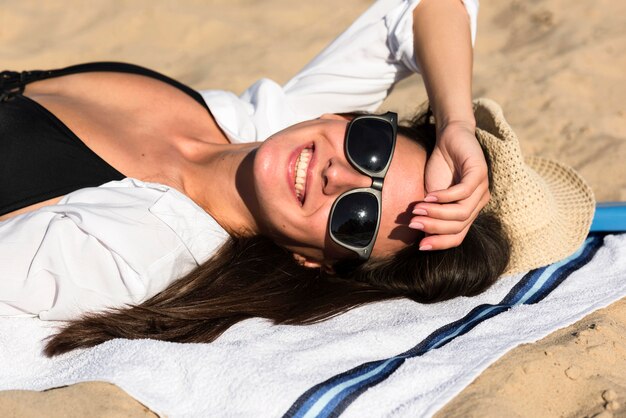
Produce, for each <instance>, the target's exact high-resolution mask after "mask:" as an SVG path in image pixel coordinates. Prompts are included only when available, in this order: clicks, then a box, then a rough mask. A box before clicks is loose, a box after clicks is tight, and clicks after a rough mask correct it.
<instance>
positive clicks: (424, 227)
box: [409, 194, 489, 248]
mask: <svg viewBox="0 0 626 418" xmlns="http://www.w3.org/2000/svg"><path fill="white" fill-rule="evenodd" d="M488 200H489V195H488V194H487V196H486V197H485V200H484V201H483V202H481V204H480V205H479V206H477V207H476V208H475V209H474V210H473V212H472V213H471V215H470V217H469V218H468V219H467V220H465V221H442V220H437V219H433V218H428V217H423V216H417V217H414V218H413V219H412V220H411V223H410V224H409V227H411V228H414V229H419V230H421V231H424V232H425V233H426V234H427V235H426V237H428V236H439V235H449V236H454V235H458V234H460V233H462V232H463V231H464V230H465V231H467V230H468V229H469V227H470V226H471V224H472V222H474V220H475V219H476V218H477V217H478V214H479V213H480V211H481V209H482V208H483V206H484V205H485V204H486V203H487V201H488ZM464 237H465V235H463V236H462V237H461V241H462V239H463V238H464ZM427 242H428V241H427ZM459 244H460V241H459ZM420 245H421V244H420ZM449 248H450V247H449Z"/></svg>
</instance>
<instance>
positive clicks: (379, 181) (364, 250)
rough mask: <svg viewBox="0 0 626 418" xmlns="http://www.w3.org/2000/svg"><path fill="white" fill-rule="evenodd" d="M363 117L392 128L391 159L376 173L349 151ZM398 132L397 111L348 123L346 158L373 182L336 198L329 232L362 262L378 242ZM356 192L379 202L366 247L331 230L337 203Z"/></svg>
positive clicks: (339, 243)
mask: <svg viewBox="0 0 626 418" xmlns="http://www.w3.org/2000/svg"><path fill="white" fill-rule="evenodd" d="M363 119H374V120H382V121H385V122H387V123H388V124H389V125H390V126H391V128H392V141H391V153H390V154H389V155H390V156H389V160H388V161H387V164H386V165H385V167H384V168H383V169H382V170H381V171H379V172H376V173H374V172H372V171H370V170H367V169H365V168H363V167H361V166H360V165H359V164H357V163H356V162H355V161H354V160H353V159H352V156H351V155H350V153H349V152H348V141H349V138H350V132H351V130H352V127H353V126H354V124H355V122H357V121H359V120H363ZM397 133H398V115H397V113H395V112H387V113H385V114H384V115H360V116H356V117H355V118H354V119H352V120H351V121H350V123H349V124H348V128H347V129H346V136H345V140H344V146H343V148H344V154H345V155H346V158H347V159H348V162H350V164H351V165H352V167H354V168H355V169H356V170H357V171H358V172H360V173H362V174H364V175H366V176H368V177H369V178H371V179H372V184H371V185H370V187H359V188H356V189H351V190H348V191H347V192H344V193H342V194H340V195H339V196H338V197H337V199H335V201H334V202H333V206H332V208H331V209H330V215H329V216H328V234H329V235H330V238H331V239H332V240H333V242H335V243H336V244H338V245H340V246H341V247H343V248H346V249H348V250H351V251H353V252H354V253H356V254H357V255H358V256H359V261H360V262H365V261H367V260H368V259H369V257H370V255H371V253H372V249H373V248H374V244H375V243H376V238H377V237H378V228H379V227H380V219H381V216H382V191H383V183H384V181H385V176H386V175H387V171H388V170H389V166H390V165H391V160H392V159H393V152H394V150H395V149H396V140H397ZM354 193H369V194H371V195H372V196H374V197H375V198H376V202H377V204H378V217H377V219H376V228H375V229H374V235H373V237H372V239H371V241H370V243H369V244H368V245H367V246H365V247H356V246H353V245H350V244H346V243H344V242H341V240H340V239H338V238H337V237H335V236H334V235H333V232H332V230H331V224H332V219H333V215H334V213H335V208H336V207H337V203H338V202H339V201H340V200H341V199H343V198H344V197H346V196H349V195H351V194H354Z"/></svg>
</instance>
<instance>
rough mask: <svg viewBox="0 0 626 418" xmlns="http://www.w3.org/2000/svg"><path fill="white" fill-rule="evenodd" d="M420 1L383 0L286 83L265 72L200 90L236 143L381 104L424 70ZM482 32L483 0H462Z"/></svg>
mask: <svg viewBox="0 0 626 418" xmlns="http://www.w3.org/2000/svg"><path fill="white" fill-rule="evenodd" d="M419 2H420V0H379V1H377V2H376V3H374V4H373V5H372V6H371V7H370V8H369V9H367V10H366V11H365V12H364V13H363V14H362V15H361V16H360V17H359V18H358V19H357V20H356V21H355V22H353V23H352V25H350V26H349V27H348V29H346V30H345V31H344V32H343V33H342V34H341V35H339V36H338V37H337V38H336V39H335V40H334V41H333V42H331V43H330V45H328V46H327V47H326V48H325V49H324V50H323V51H322V52H321V53H320V54H319V55H318V56H317V57H315V58H314V59H313V60H312V61H311V62H309V64H307V65H306V66H305V67H304V68H303V69H302V70H301V71H300V72H298V74H296V75H295V76H294V77H293V78H292V79H291V80H290V81H289V82H287V83H286V84H285V85H284V86H280V85H278V84H277V83H275V82H273V81H272V80H268V79H262V80H259V81H258V82H256V83H255V84H253V85H252V86H251V87H250V88H248V89H247V90H246V91H245V92H244V93H243V94H242V95H241V96H239V97H237V96H235V95H234V94H232V93H228V92H223V91H215V90H213V91H210V90H207V91H204V92H201V93H202V95H203V97H204V99H205V101H206V102H207V105H208V106H209V108H210V109H211V112H212V114H213V115H214V116H215V118H216V121H217V123H218V124H219V125H220V127H221V128H222V130H223V131H224V132H225V133H226V135H227V136H228V137H229V139H230V140H231V142H251V141H262V140H265V139H266V138H267V137H269V136H270V135H271V134H273V133H275V132H277V131H279V130H281V129H284V128H286V127H288V126H290V125H292V124H295V123H298V122H301V121H303V120H307V119H313V118H316V117H319V116H320V115H322V114H323V113H341V112H351V111H355V110H364V111H375V110H376V109H377V108H378V107H379V106H380V105H381V104H382V102H383V100H384V99H385V98H386V97H387V95H388V94H389V93H390V92H391V90H392V88H393V86H394V85H395V84H396V83H397V82H398V81H400V80H402V79H404V78H406V77H407V76H409V75H410V74H412V73H414V72H419V67H418V66H417V63H416V60H415V55H414V51H413V10H414V9H415V7H416V6H417V5H418V4H419ZM463 3H464V5H465V8H466V10H467V13H468V17H469V19H470V29H471V36H472V42H474V39H475V37H476V18H477V14H478V0H463Z"/></svg>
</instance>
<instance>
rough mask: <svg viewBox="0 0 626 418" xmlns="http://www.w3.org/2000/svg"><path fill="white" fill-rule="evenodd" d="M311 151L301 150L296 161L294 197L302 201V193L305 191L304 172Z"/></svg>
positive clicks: (307, 165)
mask: <svg viewBox="0 0 626 418" xmlns="http://www.w3.org/2000/svg"><path fill="white" fill-rule="evenodd" d="M311 153H312V150H311V149H309V148H305V149H303V150H302V152H301V153H300V155H299V156H298V159H297V160H296V167H295V168H296V178H295V179H294V185H295V189H296V196H297V197H298V199H299V200H300V201H302V199H301V198H302V196H303V192H304V190H305V189H306V170H307V168H308V167H309V161H310V160H311Z"/></svg>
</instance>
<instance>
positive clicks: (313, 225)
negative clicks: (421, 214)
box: [254, 115, 426, 265]
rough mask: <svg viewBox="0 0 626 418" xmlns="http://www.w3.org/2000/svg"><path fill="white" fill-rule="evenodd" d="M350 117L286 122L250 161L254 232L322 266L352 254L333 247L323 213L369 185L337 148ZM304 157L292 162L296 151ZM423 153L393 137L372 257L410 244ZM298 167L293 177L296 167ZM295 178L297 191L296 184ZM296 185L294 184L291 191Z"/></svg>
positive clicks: (420, 189)
mask: <svg viewBox="0 0 626 418" xmlns="http://www.w3.org/2000/svg"><path fill="white" fill-rule="evenodd" d="M348 123H349V120H348V119H345V118H343V117H341V116H337V115H324V116H322V117H321V118H319V119H315V120H311V121H306V122H302V123H300V124H297V125H294V126H291V127H289V128H287V129H285V130H283V131H281V132H278V133H276V134H275V135H273V136H271V137H270V138H268V139H267V140H266V141H265V142H263V143H262V144H261V145H260V147H259V148H258V150H257V152H256V155H255V159H254V189H255V192H256V198H257V200H258V204H259V207H258V212H259V213H257V214H255V217H256V221H257V223H258V225H259V228H260V231H261V232H262V233H263V234H265V235H267V236H269V237H271V238H272V239H274V241H275V242H276V243H277V244H279V245H281V246H283V247H285V248H287V249H289V250H290V251H292V252H294V253H295V254H299V255H301V256H302V257H304V258H306V259H307V260H309V262H311V263H314V262H320V263H325V264H327V265H332V264H334V262H335V261H337V260H339V259H342V258H345V257H346V256H348V255H350V254H351V251H349V250H346V249H343V248H342V247H340V246H339V245H337V244H335V243H334V242H333V241H332V240H331V239H330V236H329V234H328V230H327V227H328V216H329V213H330V210H331V207H332V205H333V203H334V202H335V200H336V199H337V197H338V196H339V195H341V194H342V193H344V192H346V191H348V190H351V189H354V188H357V187H369V186H370V185H371V179H370V178H369V177H367V176H365V175H363V174H361V173H360V172H359V171H357V170H356V169H355V168H354V167H353V166H352V165H351V164H350V163H349V162H348V160H347V158H346V155H345V153H344V138H345V133H346V128H347V126H348ZM303 150H304V154H309V155H310V159H309V162H308V165H307V164H306V162H304V161H303V162H301V163H300V164H296V163H297V161H298V157H299V156H300V155H301V154H302V153H303ZM425 163H426V151H425V150H424V149H423V148H422V147H421V146H420V145H418V144H417V143H415V142H414V141H411V140H410V139H408V138H405V137H403V136H401V135H398V138H397V141H396V148H395V151H394V154H393V157H392V160H391V165H390V167H389V170H388V171H387V176H386V177H385V183H384V187H383V192H382V217H381V224H380V229H379V230H378V236H377V238H376V243H375V245H374V249H373V252H372V257H373V258H375V257H382V256H385V255H388V254H391V253H394V252H397V251H398V250H400V249H402V248H404V247H406V246H407V245H416V243H415V241H416V240H417V238H418V237H419V236H420V233H419V231H416V230H414V229H411V228H409V227H408V224H409V221H410V219H411V217H412V215H411V210H412V208H413V206H414V205H415V203H417V202H418V201H421V200H422V199H423V198H424V178H423V176H424V165H425ZM297 166H298V167H299V168H300V169H304V170H305V173H304V174H305V175H304V176H303V175H302V174H303V173H302V171H301V172H300V175H297V168H298V167H297ZM296 178H298V182H300V183H302V180H303V178H304V187H303V188H304V190H303V192H299V191H298V190H297V188H296ZM300 188H302V187H300V186H298V189H300Z"/></svg>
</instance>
